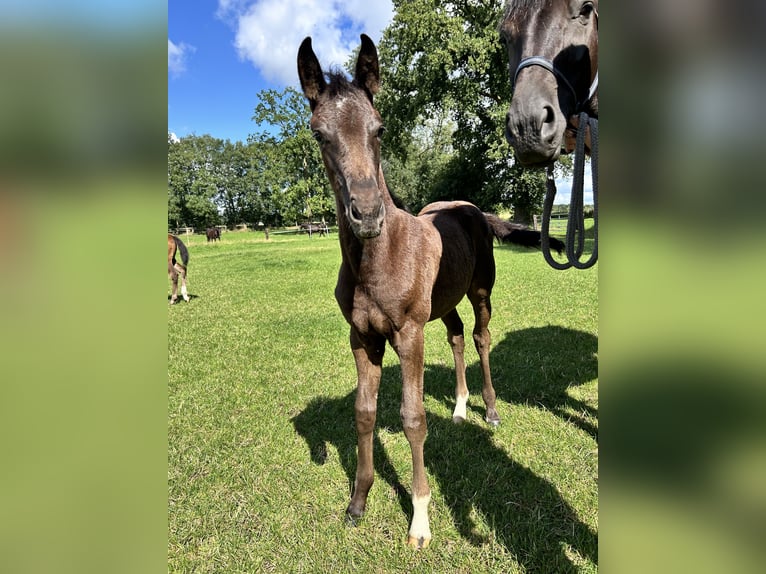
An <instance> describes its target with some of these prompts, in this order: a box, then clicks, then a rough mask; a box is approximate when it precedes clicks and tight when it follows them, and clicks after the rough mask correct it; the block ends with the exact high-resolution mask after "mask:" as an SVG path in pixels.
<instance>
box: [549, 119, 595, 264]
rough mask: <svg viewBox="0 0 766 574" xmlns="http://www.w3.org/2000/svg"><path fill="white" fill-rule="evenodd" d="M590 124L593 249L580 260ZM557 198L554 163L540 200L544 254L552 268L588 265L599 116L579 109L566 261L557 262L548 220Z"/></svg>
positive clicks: (565, 242)
mask: <svg viewBox="0 0 766 574" xmlns="http://www.w3.org/2000/svg"><path fill="white" fill-rule="evenodd" d="M588 127H590V139H591V145H590V162H591V177H592V182H593V233H594V242H593V253H591V256H590V258H589V259H587V260H586V261H584V262H583V261H580V258H581V257H582V253H583V250H584V247H585V215H584V212H583V196H584V189H583V187H584V186H583V183H584V176H585V133H586V131H587V129H588ZM554 199H556V180H555V178H554V176H553V166H552V165H550V166H548V169H547V172H546V191H545V201H544V203H543V225H542V231H541V238H540V244H541V245H540V246H541V248H542V252H543V257H545V261H547V262H548V265H550V266H551V267H553V268H554V269H560V270H564V269H569V268H570V267H575V268H577V269H588V268H589V267H593V265H595V263H596V261H597V260H598V120H597V119H596V118H592V117H590V116H589V115H588V114H587V113H586V112H582V113H580V116H579V124H578V128H577V138H576V140H575V155H574V179H573V180H572V194H571V196H570V199H569V221H568V222H567V231H566V239H565V241H564V244H565V246H566V261H564V262H558V261H556V260H555V259H554V258H553V256H552V255H551V246H550V236H549V230H550V224H551V211H552V209H553V201H554Z"/></svg>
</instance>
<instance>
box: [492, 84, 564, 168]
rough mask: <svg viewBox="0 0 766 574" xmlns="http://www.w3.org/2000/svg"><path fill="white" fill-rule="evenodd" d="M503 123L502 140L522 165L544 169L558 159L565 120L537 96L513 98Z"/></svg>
mask: <svg viewBox="0 0 766 574" xmlns="http://www.w3.org/2000/svg"><path fill="white" fill-rule="evenodd" d="M505 120H506V121H505V138H506V139H507V140H508V143H510V144H511V146H513V149H514V150H515V151H516V157H517V158H518V160H519V162H520V163H521V164H522V165H523V166H525V167H531V166H544V165H548V164H550V163H552V162H554V161H556V160H557V159H558V157H559V154H560V153H561V146H562V143H563V136H564V129H565V128H566V121H565V118H564V117H563V115H562V114H561V112H560V111H559V110H558V109H557V107H555V106H554V105H552V104H551V103H549V102H546V101H545V100H544V99H542V98H538V97H530V98H529V99H528V100H526V101H525V99H524V98H523V97H518V98H517V97H514V98H513V100H511V108H510V110H509V111H508V114H507V115H506V117H505Z"/></svg>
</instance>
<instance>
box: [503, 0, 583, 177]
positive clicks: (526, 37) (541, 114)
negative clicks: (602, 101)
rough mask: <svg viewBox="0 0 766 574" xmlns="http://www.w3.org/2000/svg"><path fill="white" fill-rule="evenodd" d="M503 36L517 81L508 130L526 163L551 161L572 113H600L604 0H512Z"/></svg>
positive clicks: (557, 150)
mask: <svg viewBox="0 0 766 574" xmlns="http://www.w3.org/2000/svg"><path fill="white" fill-rule="evenodd" d="M500 38H501V41H502V42H503V43H504V44H505V46H506V48H507V50H508V59H509V63H510V72H511V82H512V83H513V85H514V87H513V98H512V99H511V108H510V110H509V112H508V115H507V117H506V127H505V136H506V138H507V139H508V141H509V142H510V144H511V145H512V146H513V148H514V149H515V150H516V157H517V158H518V160H519V162H521V163H522V164H523V165H526V166H533V165H548V164H550V163H551V162H553V161H555V160H556V159H558V157H559V154H560V153H561V149H562V147H563V144H564V131H565V130H566V129H567V122H568V119H569V118H570V117H572V116H574V115H575V114H578V113H580V112H582V111H585V112H588V114H589V115H591V116H592V117H598V93H597V90H598V0H509V3H508V6H507V8H506V12H505V16H504V17H503V21H502V23H501V24H500Z"/></svg>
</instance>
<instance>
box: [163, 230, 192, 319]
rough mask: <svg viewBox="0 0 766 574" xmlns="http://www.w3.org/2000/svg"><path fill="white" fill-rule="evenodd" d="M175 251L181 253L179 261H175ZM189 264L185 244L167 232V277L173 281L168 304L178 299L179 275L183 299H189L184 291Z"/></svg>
mask: <svg viewBox="0 0 766 574" xmlns="http://www.w3.org/2000/svg"><path fill="white" fill-rule="evenodd" d="M176 252H179V253H180V254H181V262H180V263H179V262H178V261H176ZM188 264H189V251H188V250H187V249H186V245H184V242H183V241H181V240H180V239H179V238H178V237H176V236H175V235H171V234H170V233H168V277H170V280H171V281H172V282H173V293H172V294H171V296H170V304H171V305H172V304H173V303H175V302H176V299H178V277H181V295H182V296H183V298H184V301H188V300H189V294H188V293H187V292H186V266H187V265H188Z"/></svg>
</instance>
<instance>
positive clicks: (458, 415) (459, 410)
mask: <svg viewBox="0 0 766 574" xmlns="http://www.w3.org/2000/svg"><path fill="white" fill-rule="evenodd" d="M469 394H470V393H468V392H466V394H465V396H464V397H461V396H457V397H455V410H454V411H453V413H452V420H455V419H461V420H465V419H466V415H465V413H466V405H467V404H468V395H469Z"/></svg>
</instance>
